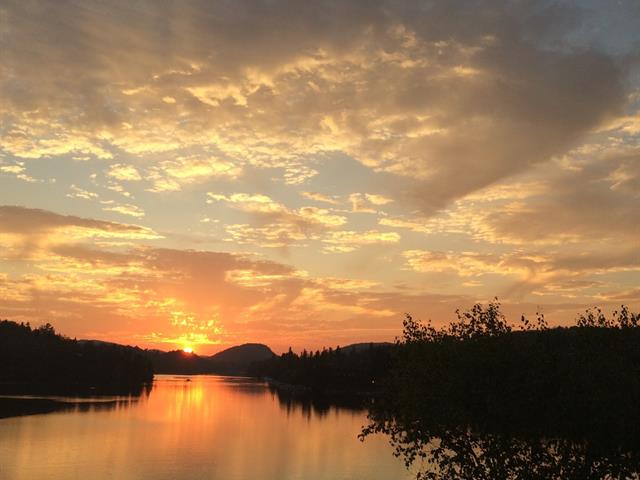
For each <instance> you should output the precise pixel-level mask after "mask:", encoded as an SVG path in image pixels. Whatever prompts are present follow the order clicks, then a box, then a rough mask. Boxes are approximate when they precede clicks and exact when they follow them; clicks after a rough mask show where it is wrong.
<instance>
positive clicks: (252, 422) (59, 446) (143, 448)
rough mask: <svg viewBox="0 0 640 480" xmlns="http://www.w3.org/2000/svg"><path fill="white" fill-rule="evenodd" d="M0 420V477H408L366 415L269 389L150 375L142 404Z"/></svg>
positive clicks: (16, 479)
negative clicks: (369, 429)
mask: <svg viewBox="0 0 640 480" xmlns="http://www.w3.org/2000/svg"><path fill="white" fill-rule="evenodd" d="M118 400H119V401H111V402H107V403H104V404H102V405H92V406H89V407H87V406H86V405H85V406H81V407H78V408H72V409H71V410H64V411H60V412H55V413H47V414H41V415H31V416H23V417H14V418H6V419H2V420H0V478H3V479H5V478H7V479H12V480H34V479H48V480H63V479H64V480H69V479H90V480H102V479H119V480H128V479H131V480H133V479H135V480H151V479H153V480H160V479H167V480H169V479H224V480H240V479H251V480H254V479H261V480H287V479H300V480H315V479H327V480H329V479H331V480H335V479H354V480H356V479H363V480H364V479H367V480H376V479H380V480H382V479H384V480H390V479H408V478H411V475H410V474H409V473H408V472H407V471H406V470H405V468H404V466H403V464H402V462H401V461H400V460H398V459H396V458H394V457H393V456H392V454H391V450H390V448H389V446H388V445H387V441H386V439H385V438H384V437H381V436H379V437H373V438H368V439H367V440H366V441H365V442H364V443H362V442H360V441H359V440H358V439H357V435H358V433H359V432H360V430H361V427H362V425H363V424H365V423H366V412H364V411H362V410H352V409H344V408H336V407H331V408H329V409H328V410H318V409H314V408H311V407H310V406H309V405H306V406H305V405H304V404H300V403H296V402H290V401H284V400H282V399H280V398H279V397H278V395H276V394H275V392H272V391H270V390H269V388H268V387H267V385H266V384H264V383H260V382H256V381H253V380H250V379H241V378H229V377H216V376H193V377H183V376H166V375H159V376H156V381H155V383H154V388H153V390H152V391H151V392H150V394H149V395H148V396H143V397H141V398H139V399H122V398H121V399H118Z"/></svg>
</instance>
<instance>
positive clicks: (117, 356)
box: [0, 320, 153, 394]
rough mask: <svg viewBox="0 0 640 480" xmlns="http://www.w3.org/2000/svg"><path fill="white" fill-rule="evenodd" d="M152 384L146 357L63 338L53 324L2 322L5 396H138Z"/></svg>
mask: <svg viewBox="0 0 640 480" xmlns="http://www.w3.org/2000/svg"><path fill="white" fill-rule="evenodd" d="M152 380H153V369H152V366H151V363H150V361H149V360H148V358H147V357H146V356H145V354H144V351H143V350H141V349H139V348H137V347H126V346H122V345H116V344H112V343H105V342H97V341H77V340H75V339H70V338H67V337H64V336H62V335H59V334H57V333H56V331H55V329H54V328H53V326H51V325H50V324H49V323H47V324H45V325H42V326H40V327H37V328H32V327H31V326H30V325H29V324H28V323H27V324H25V323H16V322H12V321H9V320H2V321H0V392H1V393H41V394H130V393H132V394H138V393H140V392H142V390H143V389H144V387H145V385H148V384H150V383H151V382H152Z"/></svg>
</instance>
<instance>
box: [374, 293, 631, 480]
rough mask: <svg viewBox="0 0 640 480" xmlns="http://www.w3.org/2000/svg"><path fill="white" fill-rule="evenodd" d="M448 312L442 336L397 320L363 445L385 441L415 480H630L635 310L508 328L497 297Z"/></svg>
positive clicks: (427, 327)
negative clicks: (382, 437) (451, 316)
mask: <svg viewBox="0 0 640 480" xmlns="http://www.w3.org/2000/svg"><path fill="white" fill-rule="evenodd" d="M456 313H457V320H456V321H454V322H452V323H451V324H450V325H448V326H446V327H444V328H440V329H435V328H433V327H432V326H431V325H430V324H426V325H425V324H422V323H420V322H417V321H415V320H413V318H412V317H411V316H409V315H407V316H406V318H405V320H404V322H403V326H404V330H403V337H402V338H401V339H399V340H398V342H397V349H396V352H395V356H394V362H393V365H392V367H391V369H390V373H389V375H388V376H387V377H386V379H385V380H384V382H383V383H382V385H383V389H382V391H381V395H380V397H379V398H378V400H377V401H376V403H375V404H374V405H373V406H372V407H371V409H370V413H369V418H370V424H369V425H368V426H367V427H365V428H364V429H363V431H362V435H361V438H362V439H364V438H365V437H366V436H367V435H370V434H372V433H384V434H386V435H387V436H388V437H389V440H390V443H391V445H392V447H393V449H394V453H395V455H397V456H399V457H402V458H403V460H404V461H405V464H406V465H407V467H411V468H413V469H417V471H416V472H415V473H416V478H418V479H494V478H500V479H502V478H504V479H506V478H523V479H529V478H532V479H591V478H593V479H595V478H638V472H639V471H640V329H639V328H637V327H638V326H639V324H640V322H639V320H640V317H639V316H638V314H635V313H631V312H630V311H629V310H628V309H627V308H626V307H624V306H623V307H622V308H621V309H620V310H619V311H616V312H614V313H613V315H612V316H611V317H610V318H608V317H606V316H605V315H604V314H603V313H602V311H601V310H599V309H595V310H587V311H586V312H585V313H584V314H582V315H580V316H579V317H578V319H577V321H576V324H577V325H576V326H575V327H571V328H553V329H550V328H549V327H548V324H547V322H546V320H545V318H544V315H542V314H540V313H538V314H537V318H536V322H535V323H532V322H529V321H528V320H527V319H526V318H524V317H523V318H522V319H521V325H520V330H516V329H515V328H514V327H513V326H511V325H509V324H508V323H507V321H506V319H505V318H504V316H503V315H502V314H501V312H500V304H499V303H498V302H497V300H494V301H493V302H491V303H490V304H489V305H488V306H486V307H485V306H482V305H480V304H477V305H474V306H473V307H472V308H471V309H469V310H468V311H465V312H459V311H458V312H456Z"/></svg>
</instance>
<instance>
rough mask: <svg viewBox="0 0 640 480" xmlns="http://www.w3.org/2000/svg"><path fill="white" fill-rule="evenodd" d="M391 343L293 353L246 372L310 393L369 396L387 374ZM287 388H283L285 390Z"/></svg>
mask: <svg viewBox="0 0 640 480" xmlns="http://www.w3.org/2000/svg"><path fill="white" fill-rule="evenodd" d="M393 348H395V347H394V346H393V345H392V344H374V343H370V344H359V345H353V346H350V347H346V348H340V347H338V348H336V349H335V350H334V349H332V348H329V349H322V351H316V352H307V351H306V350H304V351H303V352H302V353H301V354H296V353H294V352H293V351H292V350H291V349H289V351H288V352H287V353H283V354H282V355H281V356H279V357H274V358H272V359H270V360H267V361H264V362H259V363H254V364H253V365H252V366H251V368H250V369H249V373H250V374H251V375H254V376H258V377H267V378H270V379H272V380H275V381H276V382H274V383H276V384H285V385H288V386H296V387H298V390H303V389H305V388H306V389H307V390H309V391H311V392H313V393H331V394H334V395H335V394H338V393H340V392H357V393H371V392H374V391H376V390H377V385H378V382H379V381H380V379H381V378H383V377H384V376H385V375H386V373H387V372H388V369H389V366H390V364H391V357H392V350H393ZM285 388H286V387H285Z"/></svg>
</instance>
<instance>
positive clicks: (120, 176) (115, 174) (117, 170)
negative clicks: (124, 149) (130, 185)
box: [107, 163, 142, 182]
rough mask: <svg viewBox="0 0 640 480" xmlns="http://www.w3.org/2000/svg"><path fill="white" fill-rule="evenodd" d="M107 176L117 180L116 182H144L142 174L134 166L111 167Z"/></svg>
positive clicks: (116, 165)
mask: <svg viewBox="0 0 640 480" xmlns="http://www.w3.org/2000/svg"><path fill="white" fill-rule="evenodd" d="M107 175H108V176H110V177H112V178H115V179H116V180H125V181H130V182H137V181H140V180H142V177H141V176H140V172H138V170H137V169H136V168H135V167H134V166H133V165H124V164H121V163H116V164H114V165H111V166H110V167H109V171H108V172H107Z"/></svg>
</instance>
